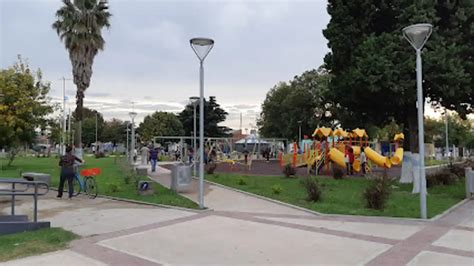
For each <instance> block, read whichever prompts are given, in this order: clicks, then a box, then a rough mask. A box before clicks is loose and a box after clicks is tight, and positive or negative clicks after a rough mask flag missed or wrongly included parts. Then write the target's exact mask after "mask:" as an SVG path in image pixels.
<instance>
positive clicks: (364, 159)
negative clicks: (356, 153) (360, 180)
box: [360, 147, 367, 175]
mask: <svg viewBox="0 0 474 266" xmlns="http://www.w3.org/2000/svg"><path fill="white" fill-rule="evenodd" d="M364 149H365V148H364V147H362V149H361V150H360V164H361V166H362V175H365V166H366V164H367V156H365V151H364Z"/></svg>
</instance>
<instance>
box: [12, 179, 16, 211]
mask: <svg viewBox="0 0 474 266" xmlns="http://www.w3.org/2000/svg"><path fill="white" fill-rule="evenodd" d="M12 192H13V193H12V215H15V183H12Z"/></svg>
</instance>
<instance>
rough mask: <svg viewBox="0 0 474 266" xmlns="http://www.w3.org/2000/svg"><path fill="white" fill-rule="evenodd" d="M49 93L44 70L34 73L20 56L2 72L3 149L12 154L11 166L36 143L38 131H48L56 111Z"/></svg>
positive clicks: (0, 128) (0, 118)
mask: <svg viewBox="0 0 474 266" xmlns="http://www.w3.org/2000/svg"><path fill="white" fill-rule="evenodd" d="M49 90H50V83H49V82H45V81H43V79H42V74H41V70H39V69H38V70H37V71H33V70H31V69H30V67H29V65H28V63H27V62H25V61H23V60H22V58H21V57H20V56H18V62H16V63H15V64H14V65H13V66H12V67H9V68H7V69H2V70H0V148H5V149H6V150H7V151H8V152H9V162H8V165H11V164H12V162H13V160H14V159H15V156H16V154H17V152H18V149H19V148H20V147H24V145H28V146H29V145H31V144H32V143H33V142H34V140H35V137H36V132H35V130H36V129H38V128H45V127H46V125H47V122H48V119H47V115H48V114H50V113H51V112H53V110H54V108H53V107H54V106H53V105H52V104H51V103H50V99H49V98H48V96H47V94H48V92H49Z"/></svg>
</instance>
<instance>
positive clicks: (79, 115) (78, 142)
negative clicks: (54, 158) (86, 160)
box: [74, 86, 84, 159]
mask: <svg viewBox="0 0 474 266" xmlns="http://www.w3.org/2000/svg"><path fill="white" fill-rule="evenodd" d="M83 105H84V90H83V89H82V88H80V87H79V86H78V87H77V93H76V136H75V139H74V146H75V150H76V152H75V154H76V156H77V157H79V158H81V159H82V158H83V157H82V148H83V147H82V119H83Z"/></svg>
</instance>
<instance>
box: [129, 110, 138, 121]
mask: <svg viewBox="0 0 474 266" xmlns="http://www.w3.org/2000/svg"><path fill="white" fill-rule="evenodd" d="M128 114H129V115H130V118H131V119H132V120H133V119H135V117H137V113H136V112H130V113H128Z"/></svg>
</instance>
